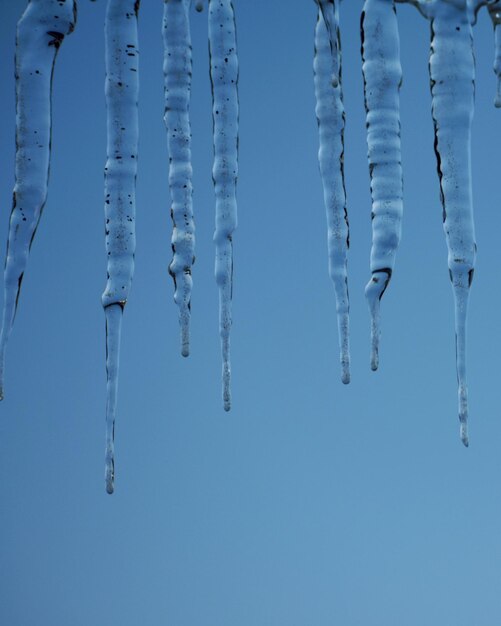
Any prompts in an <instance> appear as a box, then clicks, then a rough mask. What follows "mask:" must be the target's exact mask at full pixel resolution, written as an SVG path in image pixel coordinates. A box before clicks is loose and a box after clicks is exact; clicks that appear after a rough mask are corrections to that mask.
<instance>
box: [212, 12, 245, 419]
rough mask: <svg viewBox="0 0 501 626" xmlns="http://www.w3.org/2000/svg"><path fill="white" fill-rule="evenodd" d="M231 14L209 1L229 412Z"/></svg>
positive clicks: (234, 101) (234, 62) (234, 100)
mask: <svg viewBox="0 0 501 626" xmlns="http://www.w3.org/2000/svg"><path fill="white" fill-rule="evenodd" d="M236 46H237V42H236V32H235V14H234V11H233V2H231V0H209V53H210V76H211V84H212V118H213V121H214V166H213V169H212V177H213V180H214V189H215V193H216V230H215V232H214V241H215V244H216V267H215V273H216V281H217V284H218V287H219V333H220V336H221V349H222V356H223V405H224V410H225V411H229V410H230V407H231V390H230V378H231V365H230V329H231V323H232V317H231V299H232V289H233V243H232V238H233V231H234V230H235V228H236V226H237V201H236V184H237V174H238V90H237V87H238V59H237V47H236Z"/></svg>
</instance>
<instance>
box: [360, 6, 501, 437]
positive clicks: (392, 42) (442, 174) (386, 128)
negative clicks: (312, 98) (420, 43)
mask: <svg viewBox="0 0 501 626" xmlns="http://www.w3.org/2000/svg"><path fill="white" fill-rule="evenodd" d="M396 1H399V2H406V1H407V2H409V4H412V5H414V6H415V7H416V8H417V9H418V10H419V11H420V13H421V14H422V15H423V16H424V17H426V18H427V19H429V20H430V23H431V34H432V39H431V54H430V63H429V70H430V85H431V95H432V116H433V122H434V128H435V152H436V156H437V171H438V175H439V180H440V192H441V200H442V207H443V221H444V231H445V235H446V240H447V246H448V250H449V256H448V264H449V274H450V278H451V283H452V288H453V293H454V301H455V329H456V369H457V378H458V403H459V421H460V435H461V440H462V441H463V443H464V444H465V445H466V446H467V445H468V430H467V419H468V391H467V383H466V315H467V310H468V297H469V289H470V285H471V281H472V278H473V272H474V266H475V256H476V244H475V232H474V224H473V203H472V184H471V148H470V144H471V123H472V118H473V110H474V91H475V60H474V53H473V36H472V26H473V24H474V23H475V19H476V14H477V12H478V10H479V9H480V7H481V6H484V5H487V6H488V9H489V13H490V15H491V18H492V20H493V23H494V27H495V37H496V57H495V64H494V70H495V72H496V75H497V76H498V94H497V97H496V102H495V104H496V106H501V97H500V86H499V85H500V76H501V44H500V37H501V35H500V32H499V28H498V26H499V24H500V23H501V8H500V5H501V3H500V2H499V1H498V0H496V1H495V2H489V0H455V1H452V0H433V1H431V0H396ZM394 2H395V0H366V1H365V4H364V12H363V14H362V54H363V61H364V62H363V72H364V80H365V99H366V109H367V136H368V145H369V167H370V174H371V191H372V218H373V247H372V255H371V270H372V279H371V281H370V282H369V284H368V286H367V288H366V295H367V298H368V302H369V307H370V310H371V314H372V357H371V366H372V369H376V368H377V365H378V338H379V300H380V299H381V296H382V294H383V292H384V290H385V288H386V286H387V284H388V282H389V280H390V278H391V274H392V269H393V264H394V259H395V252H396V248H397V245H398V242H399V239H400V223H401V217H402V169H401V165H400V121H399V104H398V90H399V87H400V82H401V69H400V61H399V44H398V28H397V21H396V14H395V5H394Z"/></svg>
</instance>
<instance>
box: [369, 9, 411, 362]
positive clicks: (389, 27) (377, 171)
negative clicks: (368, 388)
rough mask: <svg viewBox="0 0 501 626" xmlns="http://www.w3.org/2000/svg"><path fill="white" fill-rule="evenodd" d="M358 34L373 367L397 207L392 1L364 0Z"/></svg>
mask: <svg viewBox="0 0 501 626" xmlns="http://www.w3.org/2000/svg"><path fill="white" fill-rule="evenodd" d="M361 35H362V58H363V66H362V70H363V75H364V91H365V108H366V126H367V145H368V159H369V172H370V178H371V194H372V213H371V217H372V251H371V272H372V277H371V279H370V281H369V283H368V284H367V287H366V288H365V294H366V298H367V301H368V304H369V309H370V312H371V343H372V348H371V368H372V369H373V370H376V369H377V368H378V364H379V335H380V322H379V309H380V300H381V297H382V295H383V293H384V291H385V289H386V287H387V286H388V283H389V282H390V279H391V276H392V273H393V266H394V264H395V255H396V251H397V247H398V244H399V242H400V235H401V222H402V212H403V202H402V197H403V191H402V164H401V150H400V113H399V107H400V101H399V90H400V85H401V82H402V68H401V66H400V43H399V36H398V25H397V17H396V13H395V5H394V2H393V0H365V3H364V9H363V12H362V19H361Z"/></svg>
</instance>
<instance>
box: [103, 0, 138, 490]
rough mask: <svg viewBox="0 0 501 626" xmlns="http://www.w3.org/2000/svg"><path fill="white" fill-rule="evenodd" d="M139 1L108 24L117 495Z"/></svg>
mask: <svg viewBox="0 0 501 626" xmlns="http://www.w3.org/2000/svg"><path fill="white" fill-rule="evenodd" d="M138 10H139V2H138V0H108V5H107V11H106V19H105V40H106V82H105V94H106V110H107V128H108V139H107V161H106V167H105V177H104V179H105V183H104V186H105V205H104V206H105V220H106V226H105V229H106V230H105V233H106V251H107V260H108V263H107V269H108V281H107V283H106V288H105V291H104V293H103V296H102V303H103V307H104V311H105V315H106V373H107V387H106V451H105V458H106V466H105V482H106V491H107V492H108V493H110V494H111V493H113V490H114V478H115V460H114V433H115V417H116V406H117V389H118V371H119V356H120V333H121V323H122V314H123V310H124V307H125V304H126V302H127V298H128V296H129V291H130V286H131V282H132V275H133V273H134V251H135V246H136V238H135V211H136V206H135V191H136V172H137V148H138V112H137V103H138V92H139V83H138V37H137V14H138Z"/></svg>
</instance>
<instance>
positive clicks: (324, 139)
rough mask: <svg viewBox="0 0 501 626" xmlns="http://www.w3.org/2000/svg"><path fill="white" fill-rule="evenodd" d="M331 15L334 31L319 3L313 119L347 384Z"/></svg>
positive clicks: (342, 207)
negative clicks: (329, 25)
mask: <svg viewBox="0 0 501 626" xmlns="http://www.w3.org/2000/svg"><path fill="white" fill-rule="evenodd" d="M325 12H328V13H330V14H331V15H330V22H331V24H332V23H334V24H335V27H336V30H337V31H338V20H337V5H336V6H334V5H333V4H330V5H327V6H325V7H324V8H323V10H322V7H321V6H320V5H319V8H318V16H317V24H316V28H315V58H314V62H313V68H314V76H315V95H316V101H317V104H316V109H315V112H316V116H317V122H318V133H319V140H320V147H319V151H318V162H319V166H320V174H321V177H322V183H323V188H324V202H325V208H326V215H327V248H328V257H329V274H330V277H331V279H332V282H333V285H334V291H335V295H336V309H337V323H338V335H339V347H340V360H341V380H342V382H343V383H345V384H346V383H349V382H350V343H349V342H350V336H349V311H350V302H349V296H348V276H347V253H348V247H349V243H350V240H349V225H348V214H347V210H346V190H345V184H344V126H345V112H344V105H343V93H342V87H341V50H340V45H339V32H336V36H335V37H334V39H333V41H334V43H335V48H334V49H332V48H331V40H330V38H329V32H328V30H327V25H326V23H325V19H324V13H325Z"/></svg>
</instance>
